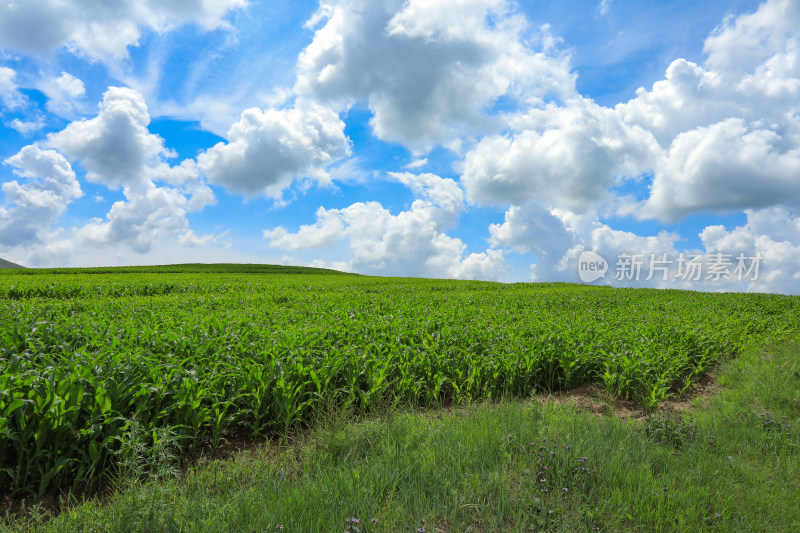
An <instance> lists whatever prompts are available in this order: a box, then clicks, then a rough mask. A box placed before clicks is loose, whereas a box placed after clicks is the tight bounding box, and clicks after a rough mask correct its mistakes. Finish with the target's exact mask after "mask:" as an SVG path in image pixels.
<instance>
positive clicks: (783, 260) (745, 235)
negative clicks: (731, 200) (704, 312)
mask: <svg viewBox="0 0 800 533" xmlns="http://www.w3.org/2000/svg"><path fill="white" fill-rule="evenodd" d="M745 213H746V214H747V223H746V224H745V225H744V226H739V227H736V228H734V229H732V230H730V231H728V230H726V229H725V228H724V227H723V226H709V227H707V228H705V229H704V230H703V231H702V232H701V233H700V237H701V238H702V240H703V245H704V246H705V247H706V249H707V250H709V251H712V252H723V253H728V254H732V255H735V254H738V253H744V254H747V255H749V256H755V254H760V255H761V256H762V260H761V263H760V266H759V277H758V279H756V280H754V281H751V282H750V284H749V286H748V290H751V291H758V292H784V293H785V292H789V293H793V294H800V267H799V266H798V265H800V218H798V217H797V216H795V215H794V214H793V213H792V212H791V211H789V210H787V209H784V208H780V207H772V208H768V209H761V210H747V211H745ZM734 261H735V259H734Z"/></svg>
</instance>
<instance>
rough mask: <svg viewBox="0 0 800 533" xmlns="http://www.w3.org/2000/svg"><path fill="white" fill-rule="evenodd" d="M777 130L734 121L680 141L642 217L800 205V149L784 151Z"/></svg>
mask: <svg viewBox="0 0 800 533" xmlns="http://www.w3.org/2000/svg"><path fill="white" fill-rule="evenodd" d="M781 140H782V139H781V136H780V135H779V134H778V133H777V132H775V131H774V130H772V129H769V128H758V127H754V126H752V125H751V126H748V125H747V124H746V123H745V122H744V120H742V119H740V118H731V119H727V120H724V121H722V122H719V123H717V124H714V125H711V126H709V127H700V128H696V129H694V130H691V131H688V132H686V133H681V134H680V135H678V136H676V137H675V140H674V141H673V142H672V145H671V146H670V148H669V151H668V152H667V154H666V157H665V158H664V159H663V161H662V162H661V163H660V164H659V165H658V167H657V170H656V174H655V178H654V181H653V185H652V188H651V192H650V197H649V198H648V199H647V201H646V202H645V203H644V205H643V206H642V208H641V211H640V213H639V216H641V217H644V218H659V219H661V220H670V221H674V220H678V219H680V218H682V217H683V216H685V215H688V214H691V213H696V212H701V211H716V210H739V209H744V208H748V207H764V206H770V205H776V204H785V203H790V204H792V205H799V204H800V180H798V176H800V146H795V147H793V148H791V149H789V150H785V151H784V150H782V149H781Z"/></svg>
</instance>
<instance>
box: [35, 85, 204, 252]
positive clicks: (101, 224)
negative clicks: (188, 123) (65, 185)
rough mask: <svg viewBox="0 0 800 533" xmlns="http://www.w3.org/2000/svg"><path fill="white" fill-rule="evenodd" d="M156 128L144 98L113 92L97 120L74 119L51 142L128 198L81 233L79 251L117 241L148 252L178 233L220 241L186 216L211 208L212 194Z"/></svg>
mask: <svg viewBox="0 0 800 533" xmlns="http://www.w3.org/2000/svg"><path fill="white" fill-rule="evenodd" d="M149 123H150V115H149V112H148V109H147V104H146V102H145V101H144V98H142V96H141V95H140V94H139V93H137V92H136V91H133V90H131V89H128V88H120V87H111V88H109V89H108V91H106V93H105V95H104V96H103V102H102V103H101V104H100V106H99V113H98V115H97V116H96V117H94V118H91V119H83V120H79V121H74V122H72V123H70V124H69V125H68V126H67V127H66V128H64V130H62V131H60V132H58V133H54V134H51V135H49V136H48V137H47V141H46V142H47V144H48V145H50V146H52V147H55V148H58V149H59V150H60V151H61V152H62V153H64V154H65V155H66V156H67V157H69V158H71V159H73V160H78V161H80V163H81V164H82V165H83V167H84V168H85V169H86V171H87V172H86V177H87V179H88V180H89V181H93V182H96V183H101V184H103V185H105V186H106V187H108V188H110V189H119V188H122V192H123V195H124V196H125V200H122V201H118V202H115V203H114V204H113V206H112V207H111V209H110V211H109V212H108V214H107V215H106V217H105V219H100V218H95V219H93V220H91V221H90V222H88V223H87V224H85V225H84V226H83V227H80V228H77V229H76V230H75V232H74V234H73V235H72V236H71V242H72V243H73V245H74V246H75V247H82V246H85V245H90V246H109V245H112V244H113V245H117V246H125V247H129V248H130V249H132V250H134V251H135V252H137V253H146V252H148V251H149V250H150V249H151V248H152V246H153V245H154V244H155V243H157V242H159V241H161V240H163V239H165V238H169V237H174V236H178V238H179V239H180V242H181V243H182V244H197V243H200V242H207V243H213V242H219V239H218V238H217V237H215V236H208V235H205V236H197V235H195V234H194V232H192V231H191V230H190V229H189V222H188V220H187V218H186V214H187V213H188V212H192V211H200V210H202V209H203V208H204V207H206V206H208V205H212V204H213V203H214V202H215V201H216V198H215V196H214V193H213V191H212V190H211V189H210V188H209V187H208V186H207V185H206V184H205V183H204V182H203V181H202V180H201V178H200V174H199V171H198V168H197V164H196V163H195V162H194V161H192V160H184V161H182V162H181V163H180V164H179V165H170V164H169V163H168V162H167V159H172V158H174V157H175V154H174V153H173V152H172V151H171V150H168V149H167V148H166V147H165V145H164V139H162V138H161V137H159V136H158V135H154V134H152V133H150V131H149V129H148V125H149ZM156 182H164V183H166V184H167V186H158V185H156Z"/></svg>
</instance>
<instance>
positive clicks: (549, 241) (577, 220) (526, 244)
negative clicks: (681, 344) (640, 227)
mask: <svg viewBox="0 0 800 533" xmlns="http://www.w3.org/2000/svg"><path fill="white" fill-rule="evenodd" d="M489 232H490V234H491V238H490V240H489V242H490V244H492V245H493V246H496V247H509V248H511V249H512V250H515V251H517V252H526V251H527V252H530V253H532V254H533V255H534V256H536V258H537V263H536V264H535V265H532V278H533V280H535V281H566V282H576V281H578V280H579V278H578V270H577V267H578V263H577V261H578V257H579V256H580V253H581V252H582V251H584V250H593V251H595V252H597V253H599V254H600V255H601V256H602V257H604V258H606V260H607V261H609V264H610V267H611V269H612V272H611V274H609V276H608V278H607V279H606V281H607V282H609V283H613V282H614V279H613V277H614V273H613V269H614V267H615V261H616V258H617V257H618V256H619V255H620V254H626V253H627V254H639V255H642V256H643V257H647V258H649V256H650V254H656V255H657V256H659V257H660V256H661V255H662V254H665V253H666V254H668V256H670V257H673V258H674V257H675V256H677V252H676V248H675V242H676V241H677V240H679V238H680V237H679V236H678V235H677V234H675V233H669V232H660V233H658V234H657V235H651V236H641V235H637V234H635V233H632V232H628V231H621V230H615V229H613V228H611V227H610V226H608V225H607V224H604V223H603V222H601V221H600V220H599V218H598V217H597V215H596V214H593V213H587V214H582V215H579V214H575V213H573V212H571V211H569V210H566V209H560V208H547V207H545V206H543V205H541V204H537V203H529V204H525V205H522V206H512V207H511V208H509V210H508V211H506V214H505V220H504V221H503V223H502V224H492V225H491V226H490V228H489ZM640 272H641V283H639V284H640V285H649V286H668V285H670V284H674V283H672V281H673V280H669V281H670V282H669V283H665V282H664V281H663V279H662V278H663V276H662V277H658V276H652V277H651V279H649V280H648V279H647V277H648V276H649V274H650V271H649V264H647V263H645V264H643V265H642V268H641V270H640ZM631 284H637V283H631Z"/></svg>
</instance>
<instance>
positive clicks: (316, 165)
mask: <svg viewBox="0 0 800 533" xmlns="http://www.w3.org/2000/svg"><path fill="white" fill-rule="evenodd" d="M227 138H228V142H227V143H219V144H217V145H216V146H214V147H212V148H211V149H209V150H207V151H206V152H204V153H202V154H200V156H199V157H198V158H197V161H198V164H199V166H200V168H201V170H202V171H203V173H204V174H205V175H206V176H208V178H209V180H210V181H211V182H212V183H216V184H218V185H222V186H224V187H225V188H226V189H228V190H230V191H232V192H236V193H240V194H243V195H245V196H246V197H254V196H257V195H259V194H263V195H266V196H270V197H273V198H276V199H278V198H280V197H281V195H282V192H283V190H284V189H286V188H287V187H288V186H289V185H290V184H291V183H292V181H293V180H294V179H295V178H296V177H309V178H313V179H314V180H316V181H317V182H318V183H321V184H327V183H329V182H330V176H329V174H328V173H327V171H326V170H325V169H326V167H327V166H328V165H330V164H331V163H332V162H334V161H336V160H338V159H340V158H342V157H344V156H346V155H349V153H350V146H349V142H348V140H347V138H346V137H345V134H344V122H342V121H341V120H340V119H339V116H338V115H337V114H336V113H335V112H334V111H332V110H330V109H329V108H327V107H324V106H320V105H317V104H314V103H303V102H299V103H298V104H297V105H296V106H295V107H294V108H291V109H282V110H281V109H265V110H262V109H258V108H251V109H247V110H245V111H244V112H242V115H241V118H240V119H239V121H237V122H236V123H235V124H233V125H232V126H231V128H230V130H229V131H228V135H227Z"/></svg>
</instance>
